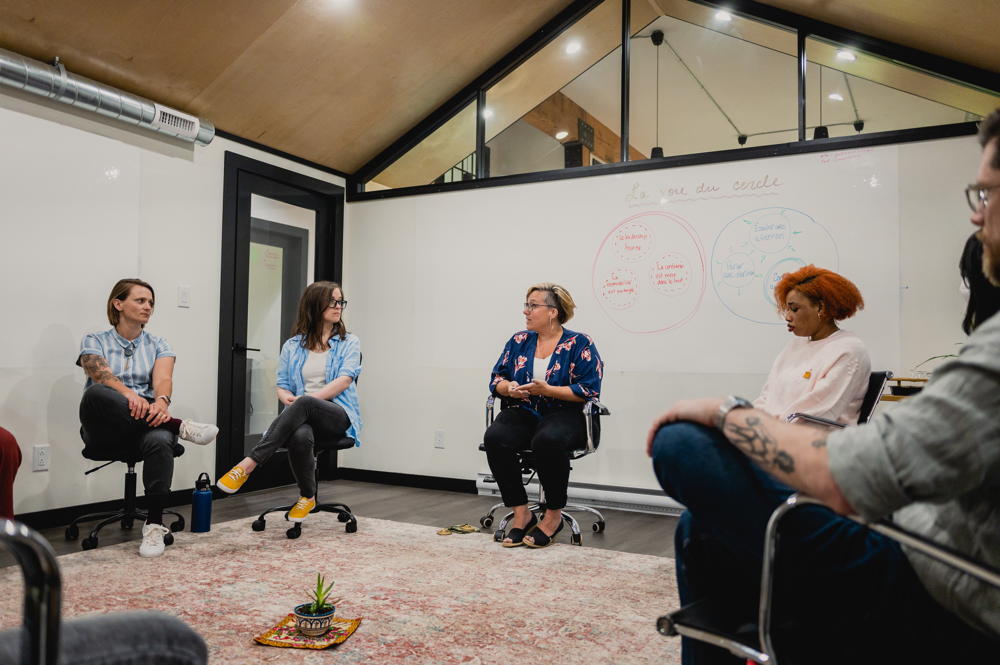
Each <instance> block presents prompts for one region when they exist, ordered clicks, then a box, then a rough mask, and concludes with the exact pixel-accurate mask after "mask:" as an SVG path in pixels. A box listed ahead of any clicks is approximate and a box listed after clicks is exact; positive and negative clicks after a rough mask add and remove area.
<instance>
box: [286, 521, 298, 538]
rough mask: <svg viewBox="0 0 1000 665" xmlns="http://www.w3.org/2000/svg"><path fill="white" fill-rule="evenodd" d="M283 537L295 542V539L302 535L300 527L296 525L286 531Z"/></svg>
mask: <svg viewBox="0 0 1000 665" xmlns="http://www.w3.org/2000/svg"><path fill="white" fill-rule="evenodd" d="M285 535H286V536H288V537H289V538H291V539H292V540H295V539H296V538H298V537H299V536H301V535H302V525H301V524H296V525H295V526H293V527H292V528H291V529H289V530H288V531H286V532H285Z"/></svg>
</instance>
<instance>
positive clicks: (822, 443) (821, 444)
mask: <svg viewBox="0 0 1000 665" xmlns="http://www.w3.org/2000/svg"><path fill="white" fill-rule="evenodd" d="M812 447H813V448H826V437H825V436H824V437H823V438H822V439H816V440H815V441H813V442H812Z"/></svg>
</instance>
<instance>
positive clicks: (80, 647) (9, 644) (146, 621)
mask: <svg viewBox="0 0 1000 665" xmlns="http://www.w3.org/2000/svg"><path fill="white" fill-rule="evenodd" d="M0 544H2V545H3V546H4V547H5V548H6V549H8V550H10V552H11V553H12V554H13V555H14V558H15V559H17V562H18V564H19V565H20V567H21V572H22V573H24V616H23V617H22V625H21V626H20V627H18V628H11V629H8V630H4V631H0V663H6V664H8V665H15V663H17V664H20V665H43V664H44V665H73V663H86V664H87V665H93V664H94V663H101V664H102V665H116V664H119V663H135V662H153V661H154V660H155V662H158V663H169V664H170V665H204V663H207V662H208V647H207V646H206V645H205V641H204V640H203V639H202V638H201V636H199V635H198V633H196V632H195V631H194V630H192V629H191V628H190V627H189V626H188V625H187V624H185V623H184V622H183V621H181V620H180V619H178V618H177V617H173V616H169V615H167V614H161V613H159V612H119V613H115V614H103V615H100V616H89V617H82V618H79V619H70V620H69V621H65V622H64V621H61V619H60V614H61V613H62V577H61V575H60V574H59V563H58V562H57V561H56V555H55V552H53V551H52V546H51V545H49V543H48V541H47V540H45V538H43V537H42V536H41V535H40V534H38V533H37V532H36V531H33V530H32V529H30V528H29V527H27V526H25V525H24V524H21V523H20V522H15V521H14V520H7V519H0Z"/></svg>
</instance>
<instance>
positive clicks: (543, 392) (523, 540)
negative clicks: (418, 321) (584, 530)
mask: <svg viewBox="0 0 1000 665" xmlns="http://www.w3.org/2000/svg"><path fill="white" fill-rule="evenodd" d="M525 300H526V302H525V303H524V319H525V328H526V330H522V331H521V332H518V333H515V334H514V336H513V337H511V338H510V339H509V340H508V341H507V344H506V346H504V349H503V352H502V353H501V354H500V359H499V360H498V361H497V364H496V365H495V366H494V367H493V376H492V378H491V380H490V390H491V391H492V392H493V394H494V395H498V396H500V397H501V398H502V400H503V404H504V407H505V408H504V409H502V410H501V411H500V414H499V415H498V416H497V418H496V420H494V421H493V424H492V425H490V428H489V429H488V430H486V435H485V439H484V440H485V443H486V456H487V458H488V459H489V463H490V470H491V471H492V472H493V477H494V478H496V481H497V485H498V486H499V487H500V494H501V496H502V497H503V502H504V505H505V506H508V507H510V508H512V509H513V511H514V517H513V518H512V520H511V522H510V525H511V529H510V530H509V531H508V532H507V538H505V539H504V541H503V543H502V544H503V546H504V547H517V546H519V545H527V546H529V547H547V546H548V545H550V544H551V543H552V539H553V538H554V537H555V535H556V534H557V533H559V531H561V530H562V526H563V521H562V509H563V508H564V507H565V506H566V488H567V486H568V485H569V460H570V451H572V450H573V449H577V448H583V447H584V446H585V445H586V442H587V430H586V424H585V423H584V419H583V403H584V402H586V401H588V400H591V399H597V398H598V397H599V396H600V392H601V379H602V378H603V376H604V363H603V362H602V361H601V356H600V355H599V354H598V353H597V347H596V346H595V345H594V341H593V340H592V339H590V337H589V336H587V335H584V334H583V333H579V332H574V331H572V330H569V329H567V328H563V326H562V324H564V323H566V322H567V321H569V320H570V319H571V318H572V317H573V311H574V310H575V309H576V303H574V302H573V298H572V297H571V296H570V294H569V292H568V291H566V289H564V288H563V287H561V286H559V285H558V284H551V283H548V282H545V283H542V284H536V285H534V286H532V287H531V288H530V289H528V294H527V296H526V298H525ZM529 448H530V449H531V450H532V451H533V452H534V456H535V468H536V470H537V471H538V480H539V482H540V483H541V484H542V489H544V490H545V515H544V517H543V518H542V520H541V521H540V522H539V521H538V519H537V518H536V517H535V515H534V514H533V513H532V512H531V511H530V510H528V495H527V493H526V492H525V490H524V485H523V484H522V483H521V467H520V465H519V464H518V461H517V451H519V450H526V449H529Z"/></svg>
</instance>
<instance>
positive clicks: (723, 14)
mask: <svg viewBox="0 0 1000 665" xmlns="http://www.w3.org/2000/svg"><path fill="white" fill-rule="evenodd" d="M715 20H716V21H727V22H728V21H732V20H733V15H732V14H730V13H729V12H727V11H722V10H720V11H717V12H715Z"/></svg>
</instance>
